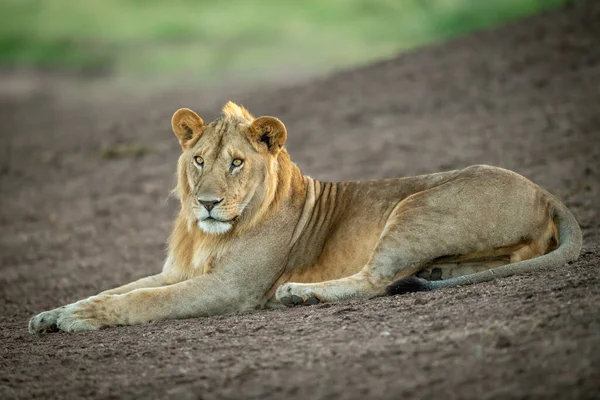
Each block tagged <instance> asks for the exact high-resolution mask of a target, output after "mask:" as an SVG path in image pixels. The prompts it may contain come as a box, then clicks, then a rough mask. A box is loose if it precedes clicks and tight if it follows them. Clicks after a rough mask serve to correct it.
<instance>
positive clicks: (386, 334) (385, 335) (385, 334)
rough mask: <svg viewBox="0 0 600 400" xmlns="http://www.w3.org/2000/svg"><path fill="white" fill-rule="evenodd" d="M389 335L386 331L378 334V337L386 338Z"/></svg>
mask: <svg viewBox="0 0 600 400" xmlns="http://www.w3.org/2000/svg"><path fill="white" fill-rule="evenodd" d="M390 335H391V333H389V332H388V331H383V332H381V333H380V334H379V336H381V337H388V336H390Z"/></svg>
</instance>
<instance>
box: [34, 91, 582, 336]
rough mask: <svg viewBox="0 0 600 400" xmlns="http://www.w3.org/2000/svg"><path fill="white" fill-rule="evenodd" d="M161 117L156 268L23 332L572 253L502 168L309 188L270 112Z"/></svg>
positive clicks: (273, 302) (371, 290)
mask: <svg viewBox="0 0 600 400" xmlns="http://www.w3.org/2000/svg"><path fill="white" fill-rule="evenodd" d="M171 122H172V127H173V131H174V133H175V135H176V136H177V138H178V140H179V142H180V144H181V147H182V150H183V152H182V154H181V156H180V157H179V161H178V166H177V177H178V182H177V187H176V188H175V190H174V191H175V193H176V194H177V196H178V197H179V199H180V201H181V209H180V212H179V215H178V216H177V218H176V219H175V224H174V227H173V232H172V234H171V236H170V238H169V247H168V249H169V250H168V256H167V259H166V261H165V263H164V267H163V270H162V272H161V273H159V274H157V275H154V276H150V277H147V278H143V279H140V280H138V281H136V282H133V283H130V284H128V285H125V286H121V287H119V288H116V289H112V290H108V291H105V292H103V293H101V294H100V295H98V296H92V297H90V298H88V299H84V300H81V301H78V302H76V303H73V304H70V305H67V306H64V307H60V308H57V309H54V310H51V311H47V312H43V313H41V314H39V315H37V316H35V317H34V318H32V320H31V321H30V323H29V329H30V331H31V332H32V333H36V332H42V331H50V330H56V329H60V330H65V331H82V330H92V329H99V328H103V327H109V326H117V325H131V324H140V323H144V322H148V321H153V320H163V319H170V318H188V317H201V316H208V315H215V314H225V313H231V312H236V311H243V310H246V309H253V308H260V307H266V306H269V307H270V306H273V307H277V306H282V305H294V304H314V303H317V302H327V301H338V300H342V299H353V298H370V297H375V296H380V295H383V294H385V293H386V288H387V290H388V292H389V293H396V292H398V291H403V290H406V289H407V288H408V289H410V288H411V287H413V288H414V286H415V285H417V286H418V289H419V290H429V289H435V288H440V287H450V286H456V285H459V284H469V283H476V282H482V281H485V280H490V279H493V278H495V277H499V276H508V275H511V274H514V273H521V272H527V271H533V270H536V269H540V268H545V267H551V266H557V265H562V264H564V263H565V262H567V261H570V260H573V259H575V258H577V256H578V254H579V251H580V248H581V231H580V229H579V226H578V225H577V222H576V221H575V219H574V218H573V216H572V214H571V213H570V212H569V211H568V210H567V208H566V207H565V206H564V205H563V204H562V203H561V202H560V201H559V200H557V199H556V198H555V197H554V196H552V195H551V194H549V193H548V192H546V191H545V190H543V189H541V188H539V187H538V186H536V185H535V184H533V183H532V182H530V181H528V180H527V179H525V178H524V177H522V176H520V175H518V174H516V173H514V172H511V171H507V170H504V169H500V168H494V167H489V166H473V167H469V168H465V169H463V170H456V171H449V172H442V173H437V174H431V175H423V176H416V177H409V178H398V179H388V180H373V181H364V182H339V183H330V182H319V181H317V180H314V179H312V178H310V177H307V176H304V175H302V173H301V172H300V170H299V169H298V167H297V166H296V165H295V164H294V163H293V162H292V161H291V160H290V157H289V154H288V152H287V151H286V149H285V148H284V145H285V141H286V138H287V131H286V128H285V126H284V125H283V124H282V123H281V121H279V120H278V119H276V118H274V117H260V118H256V119H255V118H254V117H253V116H252V115H251V114H250V113H249V112H248V111H247V110H246V109H245V108H243V107H241V106H238V105H236V104H234V103H231V102H229V103H227V104H226V105H225V107H224V108H223V116H222V117H220V118H218V119H217V120H215V121H213V122H211V123H210V124H205V123H204V121H203V120H202V119H201V118H200V117H199V116H198V115H197V114H195V113H194V112H193V111H191V110H189V109H180V110H178V111H177V112H176V113H175V114H174V115H173V119H172V121H171ZM203 204H204V205H203ZM206 204H212V206H210V207H209V206H206ZM415 275H416V276H417V277H419V278H417V277H415ZM423 277H425V278H430V279H431V280H425V279H422V278H423ZM403 278H406V279H408V280H407V281H403V280H402V279H403ZM440 278H441V280H440ZM398 280H400V281H398ZM395 281H398V282H399V284H394V285H396V286H394V285H390V284H392V283H393V282H395ZM390 288H392V289H390Z"/></svg>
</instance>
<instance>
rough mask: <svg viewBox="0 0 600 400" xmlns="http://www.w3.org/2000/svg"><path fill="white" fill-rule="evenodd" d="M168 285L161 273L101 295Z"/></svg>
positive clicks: (106, 291)
mask: <svg viewBox="0 0 600 400" xmlns="http://www.w3.org/2000/svg"><path fill="white" fill-rule="evenodd" d="M167 284H168V283H167V281H166V279H165V276H164V275H163V274H162V273H161V274H157V275H152V276H147V277H145V278H141V279H138V280H137V281H134V282H131V283H128V284H126V285H123V286H119V287H116V288H114V289H110V290H105V291H104V292H101V293H100V295H103V294H125V293H129V292H131V291H132V290H135V289H145V288H153V287H159V286H164V285H167Z"/></svg>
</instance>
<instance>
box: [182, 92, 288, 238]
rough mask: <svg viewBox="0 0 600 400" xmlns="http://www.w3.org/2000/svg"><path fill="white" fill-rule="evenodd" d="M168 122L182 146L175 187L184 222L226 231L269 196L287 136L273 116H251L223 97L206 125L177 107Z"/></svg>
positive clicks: (209, 230) (248, 217)
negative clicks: (220, 106) (219, 112)
mask: <svg viewBox="0 0 600 400" xmlns="http://www.w3.org/2000/svg"><path fill="white" fill-rule="evenodd" d="M171 124H172V127H173V132H174V133H175V135H176V136H177V138H178V139H179V143H180V144H181V148H182V149H183V153H182V154H181V156H180V157H179V163H178V183H177V189H176V190H177V193H178V195H179V197H180V200H181V204H182V211H183V212H184V213H185V214H186V217H187V219H188V224H189V226H190V227H191V226H192V225H193V224H197V226H198V227H199V228H200V229H201V230H202V231H203V232H206V233H210V234H223V233H226V232H229V231H231V230H232V228H233V227H234V226H236V225H237V224H242V223H243V222H245V221H246V222H247V221H249V220H251V219H252V218H253V216H256V214H257V213H260V212H261V210H263V209H264V205H265V204H268V203H269V202H270V201H271V200H272V199H273V196H274V191H275V186H276V182H274V181H273V179H275V176H276V171H277V168H278V162H277V159H278V155H279V153H280V152H281V151H282V149H283V145H284V144H285V140H286V135H287V134H286V129H285V126H284V125H283V123H282V122H281V121H279V120H278V119H277V118H274V117H260V118H256V119H255V118H254V117H252V115H250V113H249V112H248V111H247V110H246V109H245V108H244V107H241V106H238V105H237V104H234V103H232V102H228V103H227V104H226V105H225V107H224V108H223V115H222V116H221V117H220V118H217V119H216V120H214V121H212V122H211V123H209V124H205V123H204V122H203V121H202V118H200V117H199V116H198V115H197V114H196V113H195V112H193V111H192V110H189V109H187V108H182V109H179V110H177V112H175V114H174V115H173V118H172V120H171Z"/></svg>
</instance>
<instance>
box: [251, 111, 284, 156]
mask: <svg viewBox="0 0 600 400" xmlns="http://www.w3.org/2000/svg"><path fill="white" fill-rule="evenodd" d="M248 130H249V133H250V136H251V138H252V139H253V140H254V141H255V142H256V143H258V145H264V146H266V147H267V149H268V150H269V152H270V153H272V154H277V153H278V152H279V150H281V149H282V148H283V145H285V140H286V139H287V131H286V129H285V125H283V122H281V121H280V120H278V119H277V118H275V117H260V118H257V119H255V120H254V122H252V125H250V127H249V128H248Z"/></svg>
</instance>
